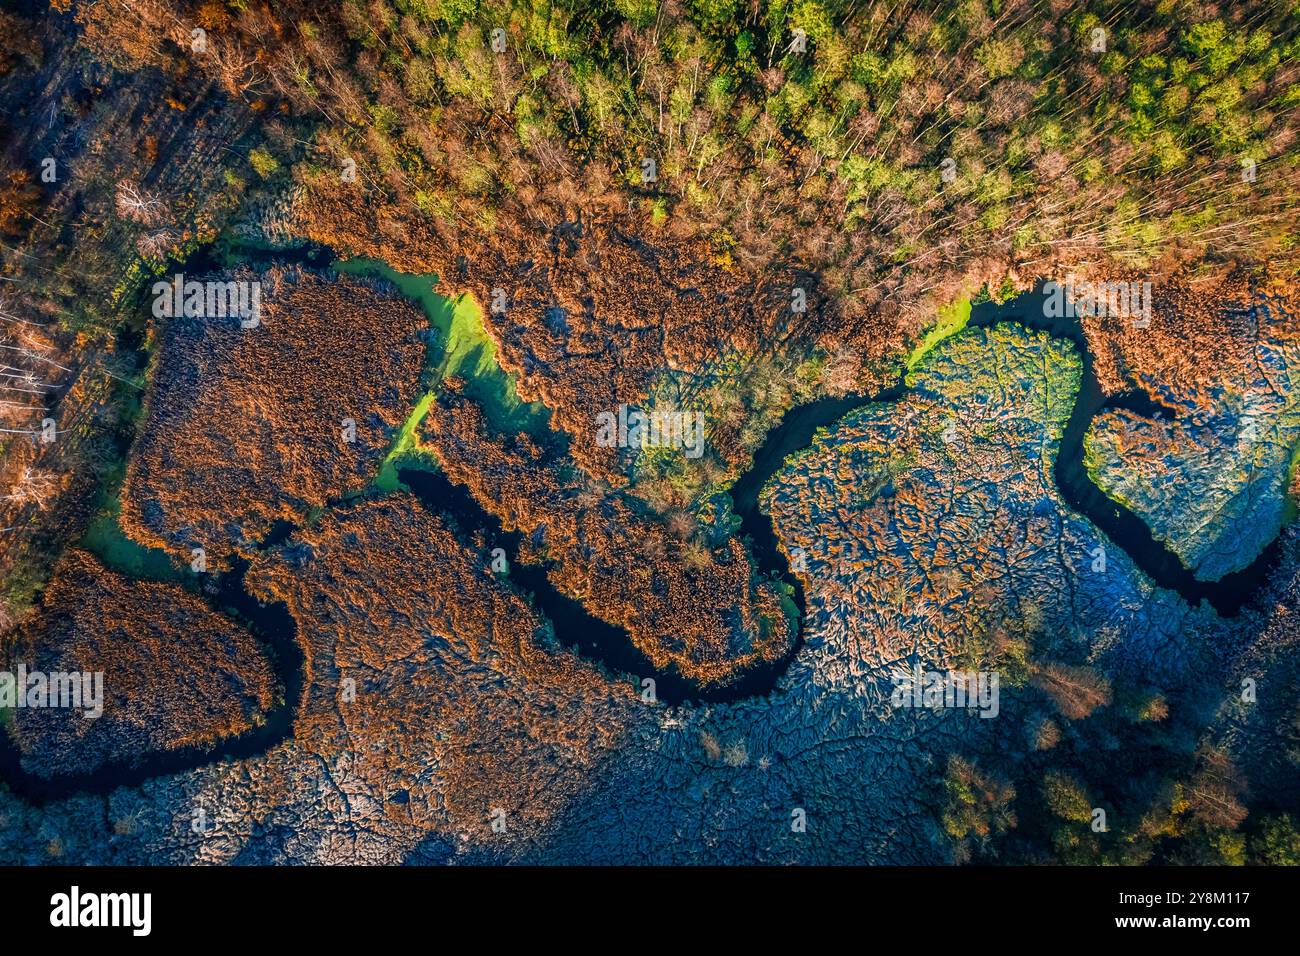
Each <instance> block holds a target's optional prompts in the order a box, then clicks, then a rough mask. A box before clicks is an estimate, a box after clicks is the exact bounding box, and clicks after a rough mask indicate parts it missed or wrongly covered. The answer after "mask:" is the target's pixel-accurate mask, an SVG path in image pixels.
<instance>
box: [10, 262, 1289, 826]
mask: <svg viewBox="0 0 1300 956" xmlns="http://www.w3.org/2000/svg"><path fill="white" fill-rule="evenodd" d="M240 259H241V261H243V262H247V263H250V264H254V265H267V264H271V263H275V262H280V263H284V262H289V261H293V262H296V263H298V264H302V265H306V266H308V267H313V268H328V267H330V266H331V265H332V264H333V262H334V259H333V256H332V255H331V254H330V253H329V252H328V250H322V249H320V248H319V247H308V248H306V249H304V250H300V251H296V252H294V253H292V254H290V255H286V254H285V253H283V252H272V251H266V250H244V251H243V254H242V255H241V257H240ZM221 264H224V265H226V266H229V264H230V262H229V257H227V260H226V261H225V262H224V263H222V262H220V260H217V259H215V258H214V257H213V254H212V252H211V251H210V250H205V251H204V252H202V253H200V254H199V255H198V256H196V257H194V258H192V259H191V260H190V261H189V262H188V263H187V264H186V266H187V268H188V269H189V271H191V272H193V273H196V274H197V273H198V272H200V271H213V270H215V269H216V268H217V266H218V265H221ZM1043 299H1044V297H1043V294H1042V292H1041V291H1035V292H1029V293H1025V294H1023V295H1021V296H1019V297H1017V298H1015V299H1013V300H1011V301H1010V302H1007V303H1005V304H1002V305H997V304H994V303H984V304H981V305H978V306H976V307H975V308H974V309H973V310H972V314H971V318H970V322H969V326H973V327H988V326H992V325H994V324H996V323H999V322H1006V321H1015V322H1018V323H1020V324H1022V325H1024V326H1026V327H1028V328H1031V329H1036V330H1041V331H1044V332H1047V333H1048V334H1050V335H1053V336H1055V337H1058V338H1064V339H1068V340H1069V341H1070V342H1071V343H1072V344H1073V345H1074V346H1075V348H1076V349H1077V351H1078V353H1079V355H1080V356H1081V358H1082V362H1083V376H1082V381H1081V385H1080V389H1079V392H1078V394H1077V395H1076V397H1075V403H1074V407H1073V410H1072V412H1071V415H1070V418H1069V420H1068V423H1067V425H1066V428H1065V433H1064V436H1063V438H1062V440H1061V443H1060V448H1059V451H1058V454H1057V460H1056V469H1055V478H1056V483H1057V486H1058V488H1059V490H1060V494H1061V496H1062V498H1063V499H1064V500H1065V501H1066V503H1067V504H1068V505H1069V506H1070V507H1071V508H1072V509H1074V510H1075V511H1076V512H1078V513H1079V514H1081V515H1083V516H1085V517H1086V518H1088V519H1089V520H1090V521H1092V522H1093V524H1095V525H1096V526H1097V527H1098V528H1099V529H1100V530H1101V531H1103V532H1104V533H1105V534H1106V536H1107V537H1108V538H1109V539H1110V540H1111V541H1112V542H1113V543H1114V544H1115V545H1116V546H1117V547H1119V548H1121V549H1122V550H1123V551H1125V552H1126V553H1127V554H1128V555H1129V556H1130V557H1131V558H1132V559H1133V561H1134V563H1135V564H1136V565H1137V566H1138V567H1139V568H1141V569H1142V570H1143V571H1144V572H1145V573H1146V574H1147V575H1149V576H1150V577H1151V579H1152V580H1153V581H1154V582H1155V583H1156V584H1158V585H1160V586H1161V587H1165V588H1169V589H1171V590H1173V591H1176V592H1177V593H1178V594H1180V595H1182V597H1183V598H1184V599H1186V600H1187V601H1189V602H1191V603H1193V604H1194V603H1197V602H1199V601H1201V600H1206V601H1208V602H1209V603H1210V604H1211V605H1212V606H1213V607H1214V608H1215V609H1216V610H1218V611H1219V612H1220V613H1221V614H1224V615H1232V614H1235V613H1237V611H1239V610H1240V609H1241V607H1242V606H1243V605H1244V604H1245V603H1246V602H1247V601H1248V600H1249V599H1250V597H1251V596H1252V595H1253V594H1254V593H1255V592H1256V591H1257V590H1258V589H1259V588H1260V586H1261V585H1262V584H1263V583H1264V581H1265V580H1266V579H1267V577H1268V576H1269V573H1270V572H1271V570H1272V569H1273V567H1274V566H1275V564H1276V562H1277V557H1278V550H1279V544H1278V542H1277V541H1276V540H1275V541H1274V542H1273V543H1272V544H1270V545H1269V547H1268V548H1266V549H1265V550H1264V552H1263V553H1262V554H1261V555H1260V556H1259V557H1258V558H1256V560H1255V561H1254V562H1252V563H1251V564H1250V566H1248V567H1247V568H1245V569H1243V570H1242V571H1239V572H1237V573H1235V574H1232V575H1229V576H1227V577H1225V578H1224V579H1222V580H1221V581H1218V582H1205V581H1200V580H1198V579H1196V578H1195V577H1193V575H1192V574H1191V572H1189V571H1188V570H1187V569H1186V568H1185V567H1184V566H1183V564H1182V563H1181V562H1180V561H1179V560H1178V558H1177V556H1176V555H1174V554H1173V553H1172V552H1171V551H1170V550H1169V549H1168V548H1167V547H1166V546H1165V545H1164V544H1163V543H1162V542H1160V541H1159V540H1157V539H1156V538H1155V537H1154V536H1153V535H1152V534H1151V531H1150V529H1149V528H1148V527H1147V526H1146V524H1145V523H1144V522H1143V521H1142V520H1141V518H1139V517H1138V516H1137V515H1135V514H1134V513H1132V512H1131V511H1129V510H1128V509H1127V508H1125V507H1124V506H1123V505H1120V504H1118V503H1116V502H1115V501H1113V500H1111V499H1110V498H1108V497H1107V496H1106V495H1105V494H1103V493H1102V492H1101V491H1100V490H1099V489H1098V488H1097V486H1096V485H1095V484H1094V483H1093V482H1092V479H1091V477H1090V476H1089V475H1088V472H1087V469H1086V467H1085V466H1084V463H1083V439H1084V436H1085V435H1086V434H1087V431H1088V428H1089V426H1090V424H1091V422H1092V420H1093V418H1094V417H1095V416H1096V415H1097V414H1099V413H1101V412H1103V411H1106V410H1108V409H1114V408H1126V409H1130V410H1132V411H1134V412H1135V413H1137V414H1139V415H1147V416H1149V415H1152V414H1154V413H1156V412H1157V411H1159V412H1161V413H1163V414H1165V415H1166V416H1168V415H1169V410H1168V409H1165V408H1163V407H1161V406H1158V405H1156V404H1155V403H1154V402H1152V401H1151V399H1150V398H1149V397H1148V396H1146V395H1144V394H1141V393H1128V394H1124V395H1119V396H1114V397H1111V398H1107V397H1106V396H1105V395H1104V394H1103V392H1102V389H1101V386H1100V383H1099V381H1098V379H1097V376H1096V373H1095V370H1094V368H1093V362H1092V356H1091V355H1090V353H1089V351H1088V348H1087V342H1086V340H1085V338H1084V335H1083V331H1082V329H1081V327H1080V325H1079V323H1078V320H1077V319H1066V318H1047V317H1045V316H1044V309H1043ZM417 304H420V303H417ZM424 307H425V308H426V311H427V305H425V306H424ZM431 318H432V316H431ZM906 390H907V386H906V384H905V382H904V380H903V376H902V375H901V374H900V377H899V379H898V380H897V381H896V382H895V383H894V384H892V385H890V386H889V387H888V388H885V389H883V390H881V391H878V392H875V393H872V394H869V395H852V396H848V397H844V398H835V399H831V398H824V399H819V400H816V401H813V402H809V403H807V404H804V405H800V406H798V407H796V408H793V409H791V410H790V411H788V412H787V413H786V414H785V415H784V416H783V418H782V420H781V422H780V424H779V425H778V426H777V427H776V428H774V429H773V430H772V431H771V432H770V433H769V434H768V436H767V438H766V440H765V441H764V442H763V445H762V446H761V447H760V448H759V449H758V451H757V452H756V453H755V455H754V461H753V464H752V466H751V467H750V469H749V470H748V471H747V472H745V474H744V475H742V476H741V477H740V478H739V479H738V480H737V482H736V483H735V485H734V487H733V489H732V497H733V501H734V510H735V513H736V514H737V516H738V517H739V518H740V528H741V533H742V534H743V535H745V536H746V537H747V538H748V540H749V543H750V547H751V552H752V554H753V556H754V561H755V565H756V566H757V568H758V570H759V572H760V573H762V574H765V575H767V576H769V577H771V578H774V579H778V580H781V581H783V582H785V583H786V584H787V585H789V587H790V589H791V591H792V594H793V598H794V602H795V604H796V605H797V607H798V610H799V615H800V619H801V621H802V617H803V615H804V613H805V611H806V606H805V601H804V592H803V587H802V584H801V583H800V581H799V580H798V579H797V578H796V577H795V576H794V575H793V574H792V573H791V571H790V568H789V565H788V563H787V562H786V559H785V557H784V555H783V554H782V552H781V550H780V548H779V547H778V542H777V536H776V531H775V529H774V527H773V525H772V522H771V519H770V518H769V517H768V516H767V515H766V514H764V513H763V512H762V510H761V509H760V508H759V497H760V494H761V492H762V489H763V487H764V486H765V485H766V484H767V483H768V482H769V481H770V480H771V479H772V478H773V477H774V476H775V475H776V473H777V472H778V471H779V470H780V469H781V468H782V466H783V465H784V463H785V461H786V460H787V458H789V457H790V456H791V455H793V454H796V453H798V452H800V451H802V450H803V449H805V448H807V447H808V446H809V444H810V443H811V442H812V440H813V437H814V435H815V434H816V432H817V430H818V429H819V428H823V427H829V426H833V425H834V424H835V422H837V421H839V420H840V419H841V418H843V417H844V416H845V415H847V414H848V413H850V412H852V411H854V410H856V409H858V408H861V407H863V406H866V405H870V404H877V403H883V402H892V401H897V400H898V399H900V398H901V397H902V396H903V395H904V394H905V392H906ZM397 474H398V477H399V479H400V480H401V482H402V484H404V485H405V486H406V487H407V488H409V489H410V490H411V491H412V492H413V493H414V494H415V495H416V496H417V497H418V498H419V500H420V502H421V503H422V505H423V506H424V507H427V508H429V509H431V510H432V511H435V512H437V513H438V514H441V515H444V516H446V517H448V518H450V519H451V522H452V524H453V525H454V527H455V528H456V529H457V530H458V531H459V532H460V533H461V534H462V535H463V536H465V538H466V540H468V539H469V538H470V537H471V536H473V535H475V534H482V535H483V536H484V537H485V538H486V539H487V540H489V541H491V542H492V543H493V545H494V546H499V547H502V548H504V549H505V551H506V553H507V556H508V558H509V561H510V571H509V579H510V580H511V582H512V583H513V584H514V585H515V586H516V587H517V588H519V590H520V591H521V592H523V593H524V594H525V595H526V596H529V597H530V598H531V600H532V602H533V604H534V606H535V607H536V608H537V610H538V611H539V612H540V613H541V614H542V615H543V616H544V617H545V618H546V619H547V620H549V621H550V623H551V625H552V627H553V630H554V634H555V637H556V639H557V640H558V641H559V642H560V643H561V644H564V645H566V646H570V647H574V648H576V649H577V650H578V651H579V652H580V653H581V654H582V655H583V656H584V657H586V658H588V659H589V660H592V661H593V662H596V663H598V664H599V665H601V666H602V667H603V668H605V669H606V670H607V671H608V672H609V673H610V674H611V676H613V677H615V678H616V679H625V680H629V681H632V680H635V679H640V678H643V677H649V676H652V677H654V678H655V680H656V692H657V694H658V696H659V698H660V700H662V701H664V702H666V703H669V704H684V703H691V702H726V701H734V700H738V699H742V698H746V697H751V696H755V695H762V694H768V693H771V692H773V690H774V689H775V687H776V684H777V681H778V679H779V678H780V676H781V675H782V674H783V673H784V672H785V670H786V668H787V667H788V666H789V663H790V661H791V660H792V659H793V657H794V656H795V655H796V654H797V653H798V651H799V648H800V646H801V645H802V641H803V634H802V627H801V628H800V634H799V638H798V641H797V642H796V644H795V646H794V648H793V649H792V650H791V652H790V653H789V654H788V655H787V656H786V657H785V658H784V659H782V660H780V661H777V662H774V663H772V664H768V665H765V666H761V667H758V668H754V669H752V670H750V671H748V672H747V673H745V674H743V675H741V676H740V677H739V678H738V679H737V680H735V681H734V682H732V683H730V684H728V685H726V686H725V687H709V688H700V687H697V686H695V685H694V684H693V683H691V682H690V681H687V680H685V679H683V678H682V677H681V676H680V675H678V674H676V673H674V672H671V671H669V672H664V671H656V669H655V668H654V667H653V666H652V665H651V663H650V662H649V660H648V659H647V658H646V657H645V655H643V654H642V653H641V652H640V651H638V650H637V649H636V647H635V646H633V644H632V643H631V641H630V640H629V638H628V635H627V633H626V632H625V631H624V630H623V629H622V628H620V627H617V626H615V625H611V624H609V623H607V622H605V621H602V620H600V619H599V618H596V617H594V616H593V615H591V614H590V613H588V612H587V610H586V608H585V607H584V606H583V605H582V604H581V602H579V601H576V600H573V599H572V598H569V597H566V596H565V595H563V594H561V593H560V592H559V591H558V590H557V589H556V588H555V587H554V586H553V585H552V584H551V582H550V581H549V579H548V578H547V568H546V567H544V566H538V565H531V566H530V565H526V564H523V563H521V562H519V561H518V560H517V556H518V552H519V545H520V543H521V540H520V536H519V535H518V534H517V533H513V532H507V531H505V530H504V529H503V528H502V526H501V523H500V521H499V520H498V519H497V518H496V516H495V515H493V514H491V513H489V512H488V511H487V510H485V509H484V508H483V507H482V506H481V505H480V504H479V503H478V502H477V501H476V500H475V499H474V497H473V496H472V495H471V494H470V492H469V491H468V490H467V489H466V488H464V487H463V486H460V485H456V484H453V483H452V482H451V481H450V480H449V479H448V478H447V477H446V475H445V474H443V473H442V472H440V471H436V470H427V469H425V468H417V467H401V466H400V463H399V469H398V472H397ZM292 530H293V529H292V527H288V526H287V527H285V528H282V529H280V533H279V534H277V535H276V536H274V539H272V540H268V541H267V542H265V544H266V545H267V546H274V545H275V544H277V543H279V541H282V540H284V538H286V537H288V535H289V534H291V533H292ZM243 571H244V567H242V566H237V567H236V568H235V569H233V570H232V571H229V572H227V573H226V574H224V575H222V576H221V578H220V579H219V593H218V595H217V597H216V598H215V599H214V600H213V602H212V603H213V605H214V606H216V607H221V608H226V609H229V611H230V613H232V614H233V615H234V616H235V617H236V618H237V619H239V620H240V621H241V622H242V623H245V624H246V625H247V626H249V628H250V630H252V631H253V633H254V634H256V635H257V636H258V637H259V638H260V639H261V640H262V641H263V643H264V644H266V645H267V646H268V648H269V650H270V652H271V654H272V656H273V658H274V660H275V662H276V664H277V672H278V675H279V678H280V682H281V684H282V685H283V687H284V700H283V703H282V704H280V705H279V706H277V707H276V708H275V710H274V711H273V712H272V713H271V714H270V715H269V717H268V719H267V721H266V722H265V723H264V724H263V725H262V726H260V727H258V728H257V729H255V730H254V731H251V732H249V733H247V734H244V735H242V736H240V737H237V738H233V739H231V740H228V741H226V742H224V743H223V744H221V745H219V746H217V747H215V748H210V749H207V750H187V751H176V752H172V753H169V754H163V755H152V756H150V757H148V758H147V759H145V760H144V761H142V762H140V763H138V764H135V765H133V766H129V767H119V766H108V767H104V768H102V769H101V770H99V771H98V772H96V773H94V774H90V775H87V776H84V777H66V778H58V779H55V780H46V779H44V778H41V777H36V776H33V775H31V774H28V773H26V772H24V771H23V770H22V768H21V766H20V764H19V760H18V753H17V750H16V748H15V747H14V746H13V745H12V743H11V742H10V741H9V740H8V739H7V735H4V737H5V739H4V740H3V741H2V742H0V779H3V780H4V781H6V782H7V783H8V784H9V786H10V787H11V788H12V789H13V790H14V791H15V792H17V793H19V794H20V795H21V796H23V797H24V798H25V799H28V800H31V801H33V802H37V803H40V802H44V801H45V800H48V799H53V798H58V797H63V796H67V795H70V794H72V793H77V792H92V793H107V792H109V791H111V790H112V789H114V788H116V787H119V786H130V785H137V784H139V783H141V782H143V781H144V780H146V779H149V778H150V777H153V776H157V775H161V774H167V773H176V772H180V771H184V770H187V769H191V768H194V767H197V766H202V765H204V764H206V763H211V762H215V761H219V760H230V759H237V758H241V757H250V756H255V755H257V754H259V753H262V752H264V751H266V750H267V749H269V748H270V747H271V746H273V745H275V744H276V743H278V742H280V741H281V740H283V739H285V738H287V737H288V736H289V734H290V733H291V731H292V724H293V717H294V714H295V712H296V709H297V706H298V702H299V699H300V696H301V693H302V682H303V674H302V652H301V649H300V647H299V645H298V641H297V635H296V631H295V626H294V622H293V619H292V617H291V616H290V615H289V613H288V611H287V610H286V609H285V607H284V606H283V605H272V606H269V607H268V606H263V605H260V604H259V603H258V602H257V601H256V600H255V599H253V598H252V597H251V596H250V595H249V594H248V593H247V591H245V589H244V587H243ZM619 675H621V676H619Z"/></svg>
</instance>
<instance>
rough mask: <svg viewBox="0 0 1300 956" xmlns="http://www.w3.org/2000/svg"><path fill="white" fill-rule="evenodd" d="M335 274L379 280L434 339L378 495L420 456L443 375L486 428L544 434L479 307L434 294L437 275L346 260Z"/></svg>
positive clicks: (541, 417) (545, 415) (544, 420)
mask: <svg viewBox="0 0 1300 956" xmlns="http://www.w3.org/2000/svg"><path fill="white" fill-rule="evenodd" d="M333 268H334V270H335V271H336V272H340V273H345V274H347V275H355V276H378V277H380V278H383V279H386V280H387V281H389V282H391V283H392V284H393V285H394V286H396V287H397V290H398V291H399V292H401V293H402V295H404V296H406V297H407V298H408V299H410V300H411V301H412V302H415V303H416V304H417V305H419V306H420V308H421V309H423V310H424V314H425V315H426V316H427V317H428V319H429V325H430V326H431V327H432V328H433V329H434V330H435V336H434V338H433V340H432V341H431V342H430V344H429V353H428V359H427V364H426V367H425V381H424V386H423V387H424V389H425V391H424V394H422V395H421V396H420V399H419V401H417V402H416V403H415V406H414V407H413V408H412V409H411V414H410V415H408V416H407V419H406V421H405V422H403V423H402V427H401V429H400V430H399V431H398V433H397V437H396V439H395V440H394V442H393V446H392V448H391V449H390V450H389V452H388V455H387V456H386V457H385V458H384V462H383V464H382V465H381V467H380V471H379V475H378V477H377V478H376V479H375V484H376V486H377V487H379V488H380V489H381V490H383V491H394V490H396V489H397V488H398V487H400V485H401V482H400V480H399V479H398V477H397V469H398V463H399V462H400V461H401V460H402V459H403V458H410V457H412V456H414V457H423V458H427V457H428V455H427V453H424V452H421V451H420V450H419V449H418V443H417V429H418V428H419V425H420V422H421V421H422V420H423V418H424V416H425V414H426V413H427V412H428V410H429V406H430V405H431V404H432V403H433V399H434V397H435V396H436V394H437V387H438V384H439V383H441V382H442V381H443V380H444V379H446V378H447V377H448V376H452V375H454V376H456V377H458V378H460V379H462V380H464V382H465V386H464V391H465V394H466V395H467V396H468V397H469V398H471V399H473V400H474V401H475V402H477V403H478V404H479V406H480V407H481V408H482V409H483V413H484V414H485V415H486V416H487V420H488V424H489V425H491V427H492V428H493V429H495V430H496V431H498V432H501V433H503V434H517V433H518V432H521V431H523V432H528V433H530V434H533V435H538V436H543V435H545V434H547V432H548V431H549V421H550V414H549V412H548V411H547V409H546V406H545V405H543V404H542V403H541V402H525V401H523V400H522V399H520V398H519V393H518V392H517V391H516V390H515V380H514V376H513V375H511V374H510V373H508V372H507V371H505V369H503V368H502V367H501V365H500V364H499V362H498V361H497V348H496V343H495V342H493V341H492V337H491V336H490V335H488V332H487V329H486V327H485V326H484V324H483V313H482V311H481V310H480V309H479V306H478V303H477V302H475V301H474V299H473V298H472V297H470V296H468V295H461V296H457V297H456V298H454V299H452V298H448V297H447V296H444V295H439V294H438V293H437V292H435V291H434V286H435V285H436V284H437V281H438V277H437V276H435V275H432V274H429V275H411V274H410V273H405V272H398V271H397V270H396V269H394V268H392V267H391V266H390V265H388V264H387V263H385V262H383V261H381V260H378V259H347V260H336V261H335V262H334V263H333Z"/></svg>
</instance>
